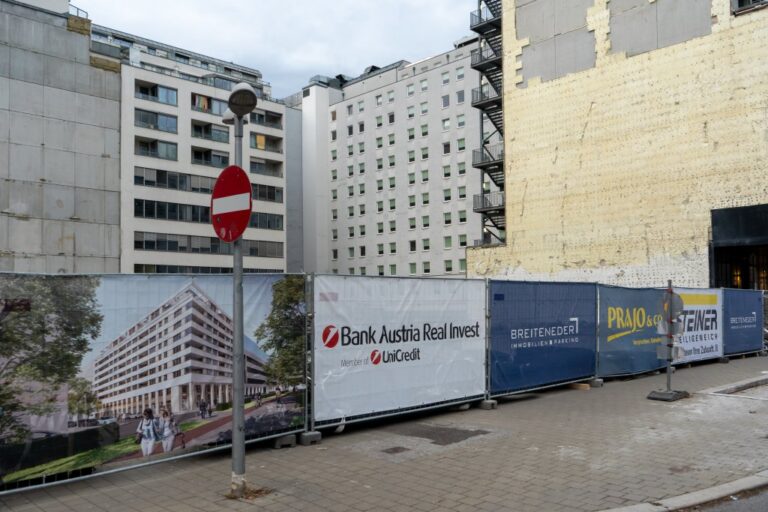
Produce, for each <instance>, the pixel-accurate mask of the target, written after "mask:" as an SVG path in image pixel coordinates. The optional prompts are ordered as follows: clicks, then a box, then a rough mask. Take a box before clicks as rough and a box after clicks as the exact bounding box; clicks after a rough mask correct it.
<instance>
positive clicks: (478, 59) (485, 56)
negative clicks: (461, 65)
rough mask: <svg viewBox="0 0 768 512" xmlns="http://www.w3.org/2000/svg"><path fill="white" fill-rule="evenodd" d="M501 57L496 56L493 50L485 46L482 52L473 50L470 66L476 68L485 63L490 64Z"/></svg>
mask: <svg viewBox="0 0 768 512" xmlns="http://www.w3.org/2000/svg"><path fill="white" fill-rule="evenodd" d="M500 57H501V55H499V54H497V53H496V52H495V51H493V48H491V47H490V46H486V47H485V48H483V49H482V50H473V51H472V61H471V65H472V66H477V65H480V64H483V63H486V62H490V61H492V60H494V59H498V58H500Z"/></svg>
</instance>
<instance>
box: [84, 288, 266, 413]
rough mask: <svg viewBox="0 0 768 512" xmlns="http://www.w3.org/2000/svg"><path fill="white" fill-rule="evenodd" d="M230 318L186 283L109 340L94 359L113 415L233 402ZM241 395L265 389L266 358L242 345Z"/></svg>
mask: <svg viewBox="0 0 768 512" xmlns="http://www.w3.org/2000/svg"><path fill="white" fill-rule="evenodd" d="M233 329H234V327H233V325H232V318H231V317H230V316H229V315H227V314H226V313H225V312H224V311H222V309H221V308H220V307H219V306H218V305H217V304H216V303H215V302H214V301H213V300H212V299H211V298H210V297H208V296H207V295H206V294H205V293H204V292H203V291H202V290H201V289H200V288H199V287H198V286H197V285H195V284H194V283H193V284H189V285H187V286H185V287H184V288H182V289H181V290H180V291H179V292H178V293H176V294H175V295H174V296H173V297H171V298H170V299H168V300H167V301H166V302H164V303H163V304H161V305H160V306H158V307H157V308H155V309H154V310H153V311H152V312H151V313H149V314H148V315H147V316H145V317H144V318H142V319H141V320H140V321H139V322H137V323H136V324H135V325H133V326H131V327H130V328H129V329H127V330H126V331H125V332H124V333H122V334H121V335H120V336H118V337H117V338H116V339H114V340H113V341H111V342H110V343H109V344H108V345H107V346H106V348H105V349H104V350H103V351H102V352H101V354H100V355H99V356H98V357H97V358H96V359H95V361H94V371H93V375H94V382H93V390H94V393H96V396H97V397H98V399H99V401H100V402H101V404H102V408H103V410H105V411H110V412H111V414H113V415H118V414H123V413H125V414H136V413H140V412H141V411H143V410H144V409H145V408H147V407H151V408H152V409H153V410H155V411H159V410H160V409H162V408H166V409H169V410H171V411H173V412H174V413H178V412H185V411H192V410H196V408H197V407H198V404H199V403H200V402H201V401H203V400H205V401H206V402H207V403H209V404H216V403H225V402H229V401H230V400H231V399H232V338H233V336H234V331H233ZM245 355H246V387H245V394H246V395H254V394H255V393H256V392H263V391H265V390H266V378H265V376H264V364H265V361H264V360H263V358H261V357H260V356H258V355H257V354H256V353H254V352H253V351H249V350H248V344H246V353H245Z"/></svg>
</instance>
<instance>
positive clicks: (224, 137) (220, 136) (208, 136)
mask: <svg viewBox="0 0 768 512" xmlns="http://www.w3.org/2000/svg"><path fill="white" fill-rule="evenodd" d="M192 137H194V138H196V139H205V140H212V141H214V142H223V143H225V144H228V143H229V134H227V133H220V132H200V131H193V132H192Z"/></svg>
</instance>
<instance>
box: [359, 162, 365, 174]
mask: <svg viewBox="0 0 768 512" xmlns="http://www.w3.org/2000/svg"><path fill="white" fill-rule="evenodd" d="M357 174H365V162H360V163H359V164H357Z"/></svg>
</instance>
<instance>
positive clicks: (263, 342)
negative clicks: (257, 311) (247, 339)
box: [255, 276, 307, 386]
mask: <svg viewBox="0 0 768 512" xmlns="http://www.w3.org/2000/svg"><path fill="white" fill-rule="evenodd" d="M306 320H307V313H306V305H305V303H304V276H286V277H285V278H283V279H281V280H279V281H277V282H275V284H273V285H272V311H271V312H270V313H269V316H267V319H266V320H264V323H262V324H261V325H260V326H259V328H258V329H256V332H255V337H256V339H258V340H260V341H259V345H260V347H261V349H262V350H264V351H265V352H267V353H268V354H270V358H269V362H268V363H267V368H266V370H267V377H268V378H269V379H270V381H272V382H273V383H275V384H280V385H283V386H294V385H297V384H301V383H303V382H304V360H305V355H304V354H305V346H304V345H305V341H304V331H305V328H306Z"/></svg>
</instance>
